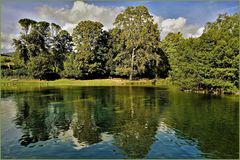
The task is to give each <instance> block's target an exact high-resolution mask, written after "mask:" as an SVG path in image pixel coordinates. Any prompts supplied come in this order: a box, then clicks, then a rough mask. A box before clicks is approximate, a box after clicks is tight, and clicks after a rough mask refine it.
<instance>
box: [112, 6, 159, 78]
mask: <svg viewBox="0 0 240 160" xmlns="http://www.w3.org/2000/svg"><path fill="white" fill-rule="evenodd" d="M114 25H115V28H116V29H115V30H114V31H113V34H114V33H118V34H119V37H117V38H116V39H118V41H119V42H120V43H121V48H118V54H117V56H116V57H115V59H114V61H115V62H114V63H115V64H116V74H117V75H125V76H129V79H130V80H132V78H133V76H134V75H141V74H144V73H145V72H146V68H147V66H150V65H151V64H150V62H153V63H154V67H157V66H158V64H159V60H160V58H161V57H160V56H159V55H158V54H157V50H158V46H159V41H160V32H159V30H158V26H157V24H154V20H153V17H152V16H151V15H150V14H149V12H148V10H147V8H146V7H144V6H137V7H128V8H127V9H126V10H124V12H122V13H120V14H119V15H118V16H117V17H116V19H115V22H114ZM115 35H116V34H115ZM155 74H157V73H155Z"/></svg>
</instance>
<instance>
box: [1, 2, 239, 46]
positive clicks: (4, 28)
mask: <svg viewBox="0 0 240 160" xmlns="http://www.w3.org/2000/svg"><path fill="white" fill-rule="evenodd" d="M137 5H144V6H146V7H147V8H148V9H149V12H150V13H151V14H152V15H153V16H154V17H155V19H156V23H158V25H159V28H160V29H161V30H162V34H161V37H164V36H166V34H167V33H169V32H177V31H180V32H183V34H184V35H185V37H189V36H192V37H197V36H199V35H200V34H201V33H202V30H203V27H204V24H206V22H208V21H214V20H215V19H216V18H217V16H218V14H220V13H228V14H233V13H236V12H239V10H238V9H239V8H238V1H237V0H232V1H222V0H221V1H213V0H211V1H210V0H209V1H207V0H205V1H176V0H175V1H151V0H146V1H96V0H88V1H84V2H76V1H72V0H40V1H33V0H32V1H30V0H21V1H20V0H2V4H1V34H2V48H6V49H9V48H11V46H10V43H11V39H12V38H13V37H16V36H17V35H18V33H19V27H18V24H17V21H18V20H19V19H21V18H31V19H34V20H37V21H41V20H45V21H51V22H55V23H58V24H60V25H61V26H62V27H63V29H66V30H68V31H69V32H71V31H72V29H73V28H74V26H75V25H76V24H77V23H78V22H79V21H81V20H94V21H100V22H101V23H103V24H104V26H105V29H109V28H111V27H113V26H112V23H113V21H114V19H115V17H116V15H117V14H119V13H120V12H121V11H122V10H123V9H124V8H126V7H127V6H137Z"/></svg>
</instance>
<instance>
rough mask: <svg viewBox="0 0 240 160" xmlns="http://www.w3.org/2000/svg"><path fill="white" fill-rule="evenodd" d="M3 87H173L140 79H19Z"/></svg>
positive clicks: (165, 81) (5, 82) (163, 81)
mask: <svg viewBox="0 0 240 160" xmlns="http://www.w3.org/2000/svg"><path fill="white" fill-rule="evenodd" d="M0 82H1V87H2V88H7V87H14V86H153V85H156V86H162V85H171V82H170V80H169V79H158V80H157V81H156V82H155V83H154V80H149V79H140V80H134V81H129V80H126V79H118V78H116V79H115V78H114V79H94V80H74V79H59V80H55V81H44V80H43V81H41V80H17V79H12V80H10V79H2V80H1V81H0Z"/></svg>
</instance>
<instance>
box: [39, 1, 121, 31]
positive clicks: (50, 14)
mask: <svg viewBox="0 0 240 160" xmlns="http://www.w3.org/2000/svg"><path fill="white" fill-rule="evenodd" d="M123 9H124V7H116V8H110V7H102V6H96V5H93V4H88V3H85V2H82V1H76V2H74V4H73V7H72V8H70V9H64V8H61V9H56V8H51V7H48V6H41V7H38V8H37V13H38V15H39V17H40V18H42V19H46V20H54V21H57V22H60V23H61V24H63V28H64V29H66V30H68V31H69V32H72V30H73V28H74V27H75V26H76V25H77V24H78V23H79V22H80V21H83V20H92V21H98V22H101V23H102V24H103V25H104V27H105V29H109V28H111V27H113V22H114V20H115V18H116V16H117V15H118V14H119V13H120V12H121V11H122V10H123Z"/></svg>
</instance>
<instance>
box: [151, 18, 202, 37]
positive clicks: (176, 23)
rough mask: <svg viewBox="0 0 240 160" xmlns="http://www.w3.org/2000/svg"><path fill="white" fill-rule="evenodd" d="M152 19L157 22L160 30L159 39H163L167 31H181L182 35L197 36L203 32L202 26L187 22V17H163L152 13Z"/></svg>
mask: <svg viewBox="0 0 240 160" xmlns="http://www.w3.org/2000/svg"><path fill="white" fill-rule="evenodd" d="M154 21H155V22H156V23H158V26H159V29H160V30H161V39H164V38H165V37H166V36H167V34H168V33H170V32H173V33H176V32H181V33H182V34H183V36H184V37H186V38H188V37H199V36H201V34H202V32H203V29H204V28H203V27H201V26H198V25H192V24H187V23H186V22H187V19H186V18H184V17H178V18H176V19H163V18H162V17H159V16H156V15H154Z"/></svg>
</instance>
